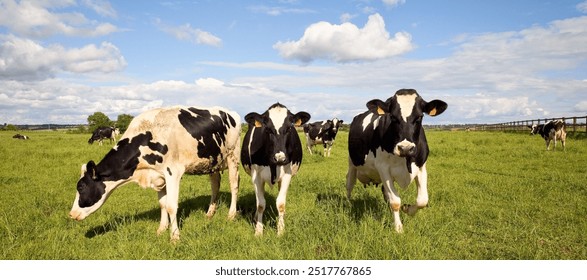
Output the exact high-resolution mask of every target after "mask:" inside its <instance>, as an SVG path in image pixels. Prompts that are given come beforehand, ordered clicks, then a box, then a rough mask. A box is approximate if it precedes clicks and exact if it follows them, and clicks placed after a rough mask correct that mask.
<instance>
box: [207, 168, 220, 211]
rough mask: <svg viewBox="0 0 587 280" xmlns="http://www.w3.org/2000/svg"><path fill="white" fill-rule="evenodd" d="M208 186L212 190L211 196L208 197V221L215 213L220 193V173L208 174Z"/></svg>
mask: <svg viewBox="0 0 587 280" xmlns="http://www.w3.org/2000/svg"><path fill="white" fill-rule="evenodd" d="M210 186H211V188H212V194H211V195H210V206H208V212H207V213H206V217H208V219H211V218H212V217H213V216H214V213H216V207H217V205H218V192H219V191H220V172H214V173H212V174H210Z"/></svg>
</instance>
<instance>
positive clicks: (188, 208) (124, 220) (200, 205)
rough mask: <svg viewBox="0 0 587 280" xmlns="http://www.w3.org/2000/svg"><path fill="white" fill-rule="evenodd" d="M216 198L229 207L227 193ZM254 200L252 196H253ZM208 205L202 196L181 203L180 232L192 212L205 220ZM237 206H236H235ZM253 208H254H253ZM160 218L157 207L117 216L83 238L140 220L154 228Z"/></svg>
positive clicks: (179, 208) (179, 215)
mask: <svg viewBox="0 0 587 280" xmlns="http://www.w3.org/2000/svg"><path fill="white" fill-rule="evenodd" d="M218 195H219V198H218V204H219V205H230V198H231V195H230V193H229V192H220V193H219V194H218ZM253 199H254V196H253ZM154 204H155V205H157V206H158V203H157V202H156V201H155V202H154ZM209 204H210V196H209V195H202V196H198V197H195V198H190V199H186V200H184V201H181V202H180V203H179V205H178V210H177V211H178V213H177V219H178V226H179V228H180V230H181V228H182V223H183V220H184V219H186V218H187V217H189V216H190V215H191V214H192V212H194V211H196V212H198V211H202V212H203V215H202V218H203V219H205V213H206V212H207V211H208V206H209ZM237 206H238V205H237ZM253 207H254V206H253ZM160 218H161V209H160V208H159V207H156V208H153V209H152V210H149V211H144V212H141V213H138V214H134V215H126V216H119V217H116V218H114V219H112V220H110V221H108V222H106V223H105V224H103V225H101V226H95V227H93V228H91V229H89V230H88V231H87V232H86V234H85V236H86V237H87V238H94V237H96V236H99V235H103V234H106V233H108V232H111V231H116V230H118V228H119V227H122V226H124V225H125V224H129V223H132V222H134V221H141V220H151V221H153V222H154V227H155V228H156V227H158V226H159V221H160Z"/></svg>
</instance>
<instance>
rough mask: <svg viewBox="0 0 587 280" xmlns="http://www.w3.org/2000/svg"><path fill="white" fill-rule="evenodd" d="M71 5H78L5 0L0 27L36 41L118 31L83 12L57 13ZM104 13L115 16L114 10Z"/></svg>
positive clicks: (1, 11)
mask: <svg viewBox="0 0 587 280" xmlns="http://www.w3.org/2000/svg"><path fill="white" fill-rule="evenodd" d="M86 2H88V3H90V2H89V1H86ZM94 3H95V2H94ZM104 3H105V2H104ZM72 5H75V2H71V1H59V0H57V1H19V2H17V1H14V0H5V1H2V2H0V26H5V27H6V28H7V29H8V30H10V31H11V32H13V33H16V34H18V35H20V36H28V37H34V38H46V37H50V36H53V35H59V34H62V35H66V36H82V37H95V36H103V35H107V34H110V33H113V32H117V31H119V29H118V28H117V27H116V26H114V25H112V24H110V23H100V22H97V21H95V20H90V19H88V18H86V17H85V16H84V15H83V14H81V13H67V12H64V13H58V12H55V10H59V9H61V8H66V7H69V6H72ZM102 6H104V4H102ZM96 7H98V6H96ZM101 13H114V11H113V10H102V11H101Z"/></svg>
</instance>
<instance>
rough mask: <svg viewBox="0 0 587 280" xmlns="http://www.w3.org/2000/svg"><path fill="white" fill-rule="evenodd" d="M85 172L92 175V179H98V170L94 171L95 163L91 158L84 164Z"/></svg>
mask: <svg viewBox="0 0 587 280" xmlns="http://www.w3.org/2000/svg"><path fill="white" fill-rule="evenodd" d="M85 172H86V173H87V174H88V175H90V176H91V177H92V179H93V180H97V179H98V172H96V164H95V163H94V161H93V160H90V161H89V162H88V163H87V164H86V165H85Z"/></svg>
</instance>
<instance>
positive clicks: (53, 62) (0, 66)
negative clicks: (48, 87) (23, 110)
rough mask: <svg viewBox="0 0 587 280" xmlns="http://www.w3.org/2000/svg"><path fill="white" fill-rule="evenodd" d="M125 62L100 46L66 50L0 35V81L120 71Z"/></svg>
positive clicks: (106, 45)
mask: <svg viewBox="0 0 587 280" xmlns="http://www.w3.org/2000/svg"><path fill="white" fill-rule="evenodd" d="M125 67H126V60H125V59H124V57H123V56H122V55H121V53H120V51H119V50H118V48H116V46H114V45H112V44H111V43H108V42H103V43H102V44H100V45H99V46H96V45H93V44H91V45H87V46H84V47H82V48H70V49H67V48H65V47H63V46H61V45H58V44H53V45H47V46H44V45H42V44H40V43H38V42H35V41H33V40H30V39H25V38H19V37H16V36H14V35H0V79H2V80H4V79H14V80H42V79H46V78H50V77H54V76H55V75H56V74H57V73H59V72H62V71H67V72H71V73H88V72H102V73H109V72H115V71H120V70H122V69H124V68H125Z"/></svg>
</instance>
